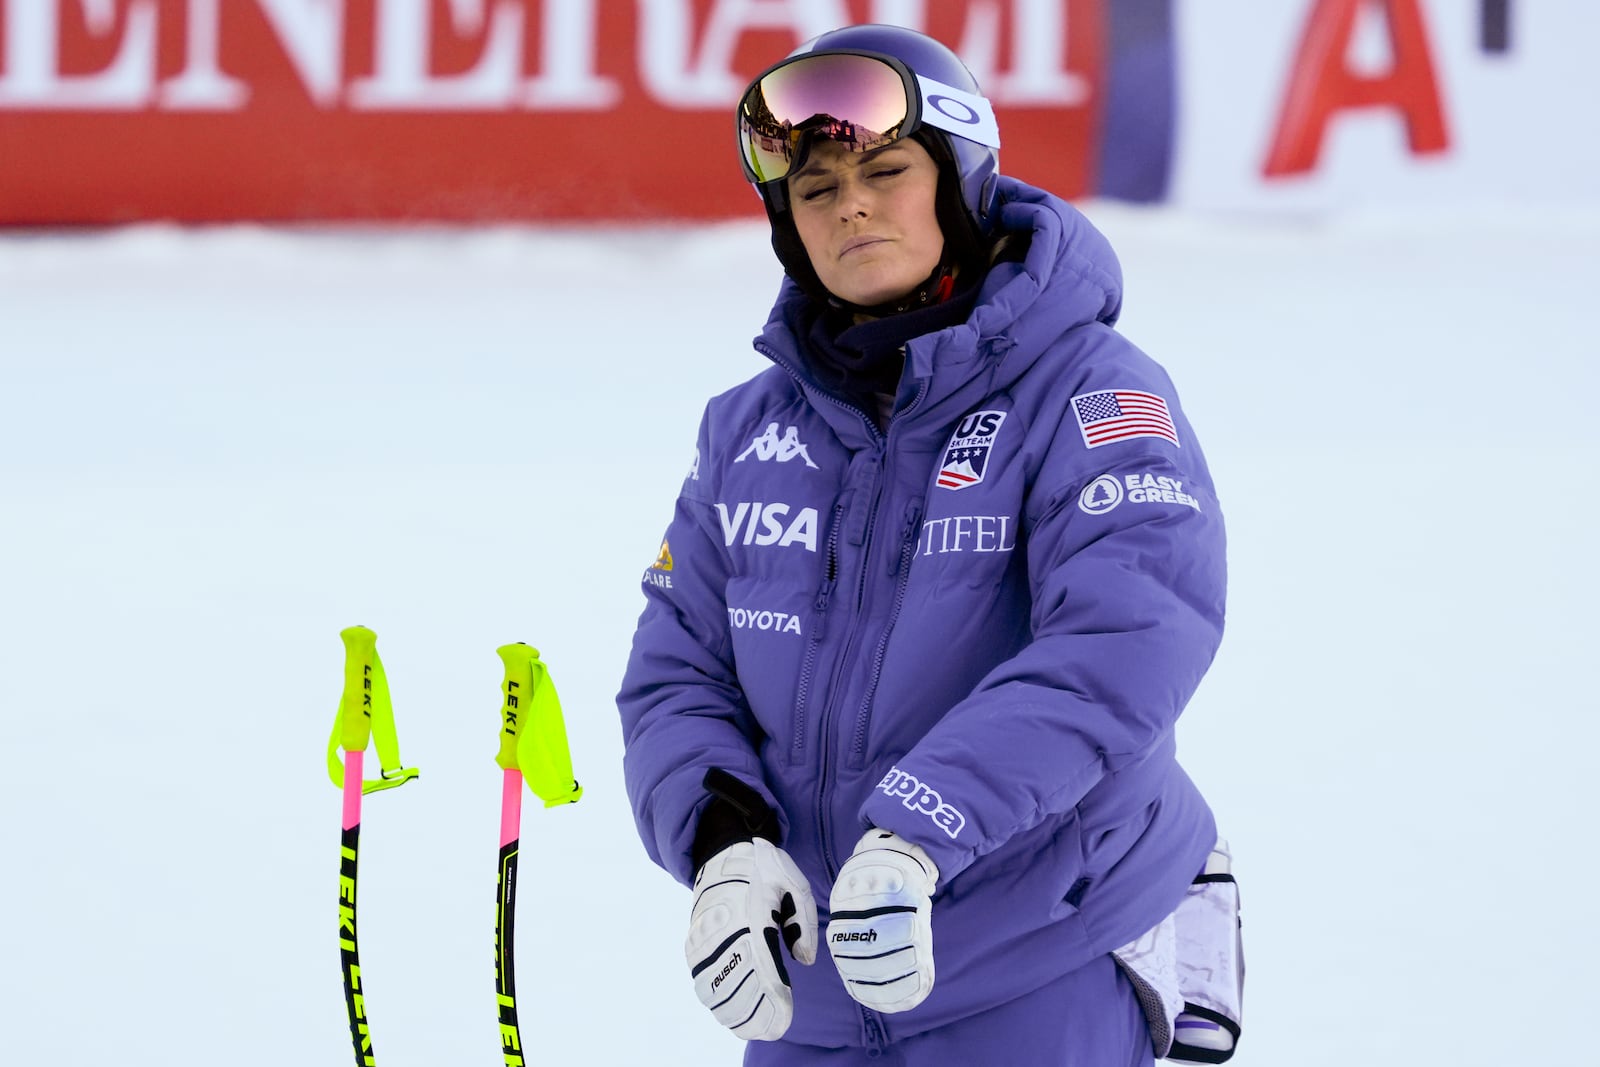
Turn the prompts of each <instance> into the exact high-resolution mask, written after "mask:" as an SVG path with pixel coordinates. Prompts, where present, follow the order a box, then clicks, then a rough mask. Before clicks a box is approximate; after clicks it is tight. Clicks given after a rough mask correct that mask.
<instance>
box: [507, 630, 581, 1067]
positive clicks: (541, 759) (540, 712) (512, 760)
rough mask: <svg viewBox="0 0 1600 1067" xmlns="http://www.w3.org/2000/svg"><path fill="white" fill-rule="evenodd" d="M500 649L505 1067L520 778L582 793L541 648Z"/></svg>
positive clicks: (571, 798) (513, 1008) (540, 789)
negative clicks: (573, 775) (501, 667)
mask: <svg viewBox="0 0 1600 1067" xmlns="http://www.w3.org/2000/svg"><path fill="white" fill-rule="evenodd" d="M497 651H498V652H499V654H500V661H501V662H502V663H503V664H504V665H505V677H504V679H503V680H502V682H501V683H500V694H501V703H500V727H501V728H500V753H499V755H497V756H496V757H495V762H496V763H498V764H499V765H500V768H501V771H502V772H503V773H502V775H501V782H500V870H499V880H498V884H497V890H498V892H497V893H496V901H495V903H496V909H497V910H496V914H495V924H494V975H495V1000H496V1001H497V1002H498V1004H499V1006H500V1053H501V1055H502V1056H503V1057H504V1058H505V1067H522V1064H523V1057H522V1033H521V1031H520V1030H519V1029H518V1026H517V978H516V936H515V930H516V911H517V852H518V850H519V846H520V843H521V838H522V783H523V782H524V781H526V782H527V783H528V788H530V789H532V790H533V792H534V793H536V794H537V795H538V796H539V798H540V799H541V800H543V801H544V806H545V807H547V808H553V807H556V806H557V805H560V804H571V803H573V802H575V801H576V800H577V799H578V798H579V797H581V796H583V787H582V786H580V785H579V784H578V782H577V779H575V778H573V777H572V756H571V753H570V751H569V750H568V747H567V728H566V724H565V723H564V722H563V721H562V718H561V699H560V697H558V696H557V695H556V688H555V684H554V683H553V682H551V680H550V673H549V671H548V670H547V669H546V668H545V665H544V663H543V662H542V661H540V659H539V650H538V649H536V648H530V647H529V646H527V645H525V644H522V643H520V642H518V643H517V644H514V645H502V646H500V648H499V649H497Z"/></svg>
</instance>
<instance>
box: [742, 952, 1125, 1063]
mask: <svg viewBox="0 0 1600 1067" xmlns="http://www.w3.org/2000/svg"><path fill="white" fill-rule="evenodd" d="M824 951H826V950H824ZM941 977H942V976H941ZM744 1062H745V1067H856V1065H860V1067H980V1065H987V1064H1005V1065H1006V1067H1153V1064H1154V1055H1153V1052H1152V1050H1151V1048H1150V1031H1149V1028H1148V1027H1147V1026H1146V1024H1145V1020H1144V1013H1143V1012H1142V1011H1141V1010H1140V1008H1139V1001H1138V999H1137V998H1136V997H1135V996H1134V993H1133V986H1131V985H1129V984H1128V980H1127V978H1125V977H1123V974H1122V970H1121V968H1119V967H1118V966H1117V965H1116V962H1115V961H1114V960H1112V958H1111V957H1110V956H1102V957H1100V958H1099V959H1097V960H1095V961H1093V962H1092V963H1089V964H1088V965H1086V966H1084V967H1081V968H1079V969H1078V970H1076V971H1073V972H1072V973H1071V974H1068V975H1064V976H1063V977H1061V978H1058V979H1056V980H1055V981H1054V982H1051V983H1050V984H1049V985H1047V986H1045V987H1044V988H1042V989H1037V990H1035V991H1034V992H1032V993H1029V994H1027V995H1026V996H1023V997H1019V998H1017V999H1016V1000H1013V1001H1011V1002H1010V1003H1009V1004H1002V1005H1000V1006H999V1007H998V1008H994V1009H991V1010H990V1011H986V1012H984V1013H982V1014H981V1015H974V1016H972V1017H970V1018H966V1019H962V1020H960V1021H959V1022H954V1023H951V1024H949V1025H948V1026H942V1027H940V1028H939V1029H937V1030H930V1031H928V1032H926V1033H922V1034H917V1035H915V1036H913V1037H908V1038H905V1039H904V1040H901V1041H897V1042H895V1043H894V1044H892V1045H890V1046H889V1047H888V1048H886V1049H884V1050H882V1052H880V1053H877V1054H876V1055H874V1054H873V1053H872V1052H870V1051H869V1050H867V1049H865V1048H818V1047H817V1046H815V1045H800V1044H795V1043H792V1042H789V1041H752V1042H750V1043H749V1044H748V1045H746V1046H745V1053H744Z"/></svg>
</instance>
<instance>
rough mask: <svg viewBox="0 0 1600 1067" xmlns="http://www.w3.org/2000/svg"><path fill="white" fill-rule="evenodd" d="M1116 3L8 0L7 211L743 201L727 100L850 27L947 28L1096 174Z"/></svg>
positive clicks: (530, 214) (1015, 152)
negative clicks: (808, 46)
mask: <svg viewBox="0 0 1600 1067" xmlns="http://www.w3.org/2000/svg"><path fill="white" fill-rule="evenodd" d="M1103 11H1104V5H1103V4H1102V0H1065V2H1062V0H1001V2H996V0H971V2H968V0H940V2H937V3H931V2H927V0H872V2H869V0H849V2H846V0H762V2H755V0H636V2H625V0H0V223H12V224H55V223H69V222H87V223H105V222H122V221H131V220H138V219H152V218H157V219H177V220H184V221H222V220H236V219H254V220H313V219H346V220H363V219H364V220H455V221H467V220H483V221H489V220H599V219H629V218H641V219H642V218H679V219H711V218H726V217H732V216H738V215H747V214H750V213H753V212H756V211H758V210H759V201H758V200H757V199H756V197H755V196H754V194H753V193H751V192H750V190H749V188H748V186H746V185H745V183H744V181H743V179H742V177H741V176H740V173H739V167H738V163H737V160H736V156H735V153H734V149H733V119H732V109H733V102H734V100H735V98H736V97H737V95H738V93H739V91H740V90H741V89H742V88H743V87H744V85H745V84H746V82H747V81H748V79H749V78H751V77H752V76H754V74H755V73H756V72H757V71H759V70H760V69H761V68H762V67H763V66H765V65H766V64H768V63H770V62H772V61H773V60H775V59H776V58H778V57H780V56H782V55H783V54H785V53H786V52H788V51H789V50H790V49H792V48H793V47H794V46H795V45H797V44H798V43H799V42H801V41H802V40H805V39H806V38H809V37H811V36H814V35H815V34H817V33H820V32H822V31H824V30H827V29H830V28H833V27H834V26H837V25H843V24H845V23H849V22H864V21H885V22H896V23H899V24H902V25H910V26H914V27H916V28H918V29H922V30H924V31H925V32H928V33H931V34H933V35H934V36H936V37H938V38H940V39H941V40H944V41H945V42H947V43H949V44H950V45H951V46H952V47H955V48H956V49H957V51H959V52H960V53H961V54H962V57H963V58H964V59H965V60H966V61H967V63H968V65H969V66H971V67H972V68H973V71H974V73H975V74H976V75H977V76H978V79H979V81H980V82H981V83H982V84H983V86H984V89H985V91H986V93H987V94H988V95H989V97H990V98H991V99H992V100H993V101H994V103H995V106H996V111H997V114H998V116H999V120H1000V126H1001V130H1002V134H1003V138H1004V141H1005V144H1004V147H1003V149H1002V153H1001V159H1002V165H1003V167H1004V169H1005V170H1006V171H1007V172H1008V173H1012V174H1016V175H1018V176H1020V177H1023V178H1025V179H1028V180H1030V181H1034V182H1037V183H1039V184H1042V185H1044V186H1046V187H1048V188H1050V189H1051V190H1053V191H1055V192H1058V193H1062V194H1064V195H1068V196H1075V195H1079V194H1081V193H1083V192H1085V191H1087V190H1089V189H1090V188H1092V183H1093V175H1094V173H1095V166H1096V160H1095V159H1094V158H1092V157H1093V146H1094V145H1096V143H1097V140H1098V137H1097V131H1096V130H1095V129H1094V127H1095V124H1096V122H1097V119H1096V116H1097V115H1098V114H1099V113H1100V106H1101V97H1102V95H1103V90H1102V85H1103V79H1104V67H1105V61H1104V58H1103V57H1104V55H1105V53H1106V45H1105V38H1106V33H1107V30H1106V26H1105V18H1104V14H1103Z"/></svg>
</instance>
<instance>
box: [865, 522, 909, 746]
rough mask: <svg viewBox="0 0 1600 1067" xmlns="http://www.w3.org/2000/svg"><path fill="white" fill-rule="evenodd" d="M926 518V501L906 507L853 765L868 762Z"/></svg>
mask: <svg viewBox="0 0 1600 1067" xmlns="http://www.w3.org/2000/svg"><path fill="white" fill-rule="evenodd" d="M921 518H922V505H921V504H918V503H914V504H910V505H908V506H907V507H906V514H905V521H904V522H903V523H901V525H900V552H899V554H898V555H896V556H895V557H894V558H893V559H892V560H891V561H890V563H889V576H890V577H891V578H894V579H895V587H894V604H893V606H892V607H890V609H889V618H888V620H887V621H886V622H885V623H884V626H883V636H882V637H880V638H879V639H878V647H877V649H876V650H875V651H874V652H873V655H872V674H871V675H870V676H869V677H868V679H867V693H866V696H865V697H863V698H862V700H861V707H860V708H858V709H857V711H856V727H855V733H854V735H853V736H852V737H851V740H850V766H852V767H860V766H862V765H864V764H865V763H866V755H867V720H868V717H869V716H870V714H871V712H872V702H873V700H874V699H875V698H876V697H877V695H878V681H879V679H880V678H881V677H882V675H883V659H884V657H885V656H886V655H887V654H888V652H889V637H890V636H891V635H892V634H893V633H894V627H895V623H897V622H899V621H900V609H901V607H902V606H903V605H904V604H905V602H906V584H907V582H908V581H909V580H910V578H911V558H912V557H913V556H914V555H915V554H916V550H917V536H916V535H917V523H918V522H919V521H920V520H921Z"/></svg>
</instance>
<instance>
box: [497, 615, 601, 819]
mask: <svg viewBox="0 0 1600 1067" xmlns="http://www.w3.org/2000/svg"><path fill="white" fill-rule="evenodd" d="M498 651H499V653H500V659H501V661H502V662H503V663H504V664H505V668H506V680H505V683H504V689H503V696H504V697H505V703H503V704H502V705H501V716H502V722H501V731H500V754H499V755H498V756H496V757H495V762H496V763H498V764H500V766H501V767H502V768H504V769H506V770H520V771H521V772H522V777H523V780H524V781H526V782H527V783H528V788H529V789H531V790H533V792H534V793H535V794H536V795H537V796H538V797H539V799H541V800H543V801H544V806H545V807H547V808H553V807H555V806H556V805H558V804H571V803H573V802H574V801H576V800H577V799H578V798H579V797H581V796H583V787H582V786H581V785H579V784H578V782H577V779H575V778H573V776H572V753H571V750H570V749H569V748H568V745H567V726H566V723H565V721H563V719H562V716H561V698H560V697H559V696H558V695H557V694H556V687H555V683H554V682H552V681H551V680H550V672H549V670H548V668H546V667H545V665H544V663H543V662H542V661H541V660H540V659H539V650H538V649H536V648H530V647H529V646H528V645H524V644H513V645H502V646H501V647H500V648H499V649H498ZM512 683H515V688H513V685H512ZM513 695H515V696H516V698H517V700H516V705H515V707H512V706H511V703H510V700H511V697H512V696H513ZM513 712H514V713H515V714H514V716H513V714H512V713H513Z"/></svg>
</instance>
